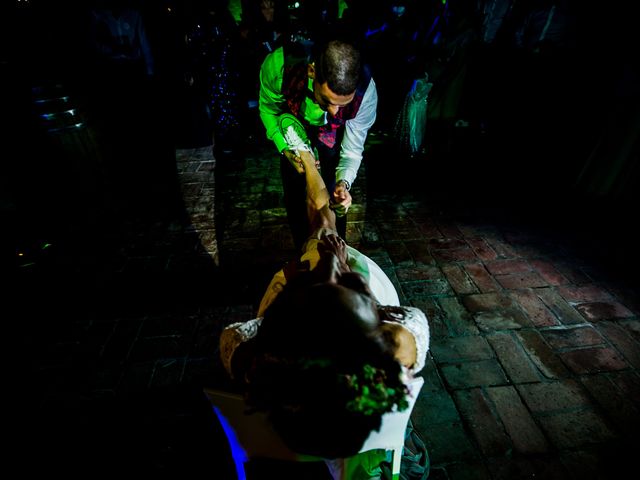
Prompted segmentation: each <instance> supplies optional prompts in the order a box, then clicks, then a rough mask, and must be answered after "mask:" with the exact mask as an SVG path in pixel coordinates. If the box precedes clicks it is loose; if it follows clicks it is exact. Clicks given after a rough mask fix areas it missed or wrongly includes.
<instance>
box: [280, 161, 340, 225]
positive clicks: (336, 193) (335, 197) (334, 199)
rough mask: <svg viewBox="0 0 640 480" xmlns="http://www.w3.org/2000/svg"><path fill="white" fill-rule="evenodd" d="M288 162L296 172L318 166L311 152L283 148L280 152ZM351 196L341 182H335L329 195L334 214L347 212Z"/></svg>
mask: <svg viewBox="0 0 640 480" xmlns="http://www.w3.org/2000/svg"><path fill="white" fill-rule="evenodd" d="M282 153H283V154H284V156H285V157H286V159H287V160H288V161H289V163H290V164H291V165H292V166H293V168H295V169H296V172H298V173H299V174H301V175H302V174H303V173H304V171H305V168H316V169H319V168H320V161H319V160H318V159H317V158H316V157H315V156H314V155H313V153H311V152H307V151H299V152H298V153H297V154H296V152H294V151H293V150H283V152H282ZM352 202H353V198H352V197H351V194H350V193H349V190H347V186H346V184H345V183H343V182H337V183H336V185H335V187H334V188H333V193H332V195H331V209H332V210H335V212H336V215H338V216H342V215H344V214H346V213H347V210H348V209H349V207H351V203H352Z"/></svg>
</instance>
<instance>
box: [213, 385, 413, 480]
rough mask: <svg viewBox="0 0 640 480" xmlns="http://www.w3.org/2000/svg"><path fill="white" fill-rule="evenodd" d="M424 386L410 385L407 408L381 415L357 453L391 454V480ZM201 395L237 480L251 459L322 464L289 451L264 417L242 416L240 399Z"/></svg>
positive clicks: (226, 394)
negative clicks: (218, 425)
mask: <svg viewBox="0 0 640 480" xmlns="http://www.w3.org/2000/svg"><path fill="white" fill-rule="evenodd" d="M423 384H424V379H423V378H422V377H416V378H414V379H413V380H412V381H411V382H410V383H409V385H408V387H409V392H410V395H409V399H408V400H409V407H408V408H407V409H405V410H404V411H402V412H389V413H386V414H384V415H383V416H382V424H381V426H380V430H379V431H377V432H375V431H374V432H371V434H370V435H369V437H368V438H367V439H366V440H365V442H364V444H363V445H362V448H361V449H360V451H359V453H362V452H366V451H369V450H375V449H384V450H387V451H389V450H390V451H391V452H392V457H391V466H392V473H393V479H394V480H395V479H398V478H399V477H400V460H401V459H402V449H403V447H404V437H405V430H406V428H407V423H408V422H409V417H410V416H411V411H412V410H413V407H414V405H415V402H416V399H417V397H418V394H419V393H420V390H421V388H422V385H423ZM204 393H205V395H206V396H207V398H208V399H209V401H210V402H211V405H212V407H213V410H214V412H215V414H216V416H217V417H218V419H219V421H220V423H221V425H222V428H223V430H224V432H225V434H226V436H227V440H228V442H229V446H230V448H231V455H232V456H233V461H234V464H235V467H236V472H237V475H238V480H246V474H245V469H244V464H245V462H247V461H248V460H249V459H251V458H269V459H275V460H287V461H293V462H309V461H323V459H322V458H320V457H314V456H310V455H301V454H299V453H296V452H294V451H292V450H291V449H289V448H288V447H287V446H286V445H285V444H284V442H283V440H282V439H281V438H280V437H279V435H278V434H277V433H276V432H275V431H274V430H273V427H272V426H271V424H270V423H269V421H268V420H267V416H266V415H265V414H264V413H262V412H257V413H252V414H246V413H245V410H246V407H245V403H244V399H243V397H242V396H241V395H238V394H235V393H229V392H224V391H220V390H215V389H211V388H205V389H204Z"/></svg>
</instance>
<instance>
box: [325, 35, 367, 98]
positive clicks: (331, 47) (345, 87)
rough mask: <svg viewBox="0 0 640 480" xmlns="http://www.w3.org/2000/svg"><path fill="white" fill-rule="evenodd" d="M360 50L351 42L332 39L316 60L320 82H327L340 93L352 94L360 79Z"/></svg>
mask: <svg viewBox="0 0 640 480" xmlns="http://www.w3.org/2000/svg"><path fill="white" fill-rule="evenodd" d="M361 68H362V66H361V64H360V52H359V51H358V50H357V49H356V48H355V47H354V46H353V45H352V44H350V43H346V42H343V41H340V40H332V41H330V42H329V43H327V44H326V46H325V47H324V48H323V49H322V50H321V51H320V54H319V55H318V58H317V59H316V61H315V75H316V80H317V81H318V83H325V82H326V83H327V86H328V87H329V89H330V90H331V91H332V92H333V93H336V94H338V95H351V94H352V93H353V92H355V91H356V87H357V86H358V81H359V80H360V71H361Z"/></svg>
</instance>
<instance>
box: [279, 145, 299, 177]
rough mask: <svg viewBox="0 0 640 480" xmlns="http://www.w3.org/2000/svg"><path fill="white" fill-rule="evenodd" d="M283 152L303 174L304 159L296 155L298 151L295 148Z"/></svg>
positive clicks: (297, 170)
mask: <svg viewBox="0 0 640 480" xmlns="http://www.w3.org/2000/svg"><path fill="white" fill-rule="evenodd" d="M282 154H283V155H284V156H285V158H286V159H287V160H289V163H290V164H291V165H292V166H293V168H295V169H296V172H298V173H300V174H303V173H304V165H303V164H302V159H301V158H300V157H299V156H297V155H296V152H294V151H293V150H283V151H282Z"/></svg>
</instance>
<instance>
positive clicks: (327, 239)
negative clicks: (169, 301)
mask: <svg viewBox="0 0 640 480" xmlns="http://www.w3.org/2000/svg"><path fill="white" fill-rule="evenodd" d="M318 252H319V253H320V254H327V253H330V254H333V255H335V256H336V258H337V259H338V262H339V264H340V270H341V271H343V272H350V271H351V267H349V265H348V264H347V257H348V254H347V242H345V241H344V240H343V239H342V238H340V237H339V236H338V235H333V234H332V235H326V236H324V237H322V240H321V241H320V242H319V243H318Z"/></svg>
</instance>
